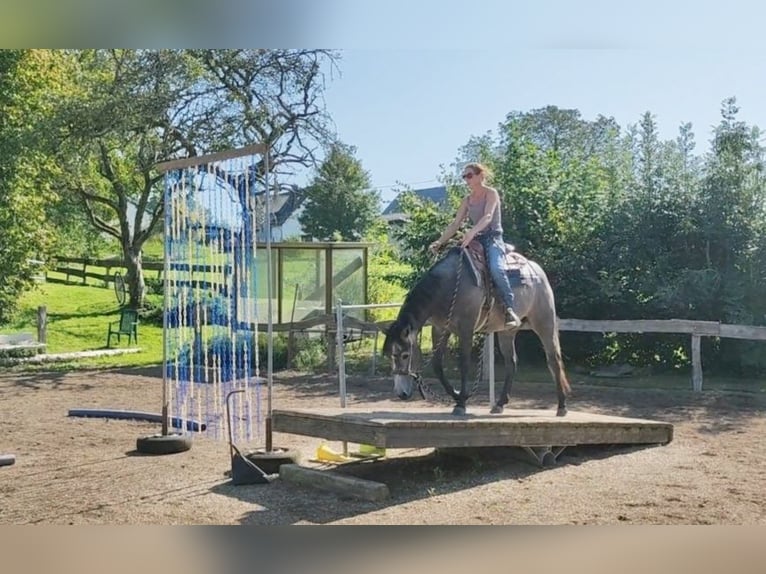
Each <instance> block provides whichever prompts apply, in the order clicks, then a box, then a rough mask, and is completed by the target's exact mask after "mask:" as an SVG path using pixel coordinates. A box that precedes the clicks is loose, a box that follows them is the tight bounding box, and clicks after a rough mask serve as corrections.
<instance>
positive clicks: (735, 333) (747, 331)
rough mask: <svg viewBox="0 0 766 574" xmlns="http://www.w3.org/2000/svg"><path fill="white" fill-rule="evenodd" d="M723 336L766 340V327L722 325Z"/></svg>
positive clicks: (721, 334)
mask: <svg viewBox="0 0 766 574" xmlns="http://www.w3.org/2000/svg"><path fill="white" fill-rule="evenodd" d="M720 336H721V337H727V338H729V339H752V340H755V341H766V327H758V326H753V325H721V333H720Z"/></svg>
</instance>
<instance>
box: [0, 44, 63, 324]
mask: <svg viewBox="0 0 766 574" xmlns="http://www.w3.org/2000/svg"><path fill="white" fill-rule="evenodd" d="M64 76H65V74H64V73H63V71H62V70H61V69H60V67H58V66H57V64H56V62H55V61H54V60H53V59H52V58H51V54H50V53H49V52H47V51H44V50H2V51H0V323H3V322H5V321H7V320H8V319H9V317H10V315H11V314H12V312H13V310H14V308H15V305H16V302H17V300H18V297H19V295H20V294H21V293H22V292H23V291H24V290H25V289H27V288H29V287H30V286H31V285H32V276H33V274H34V273H35V271H37V269H36V268H35V267H34V265H33V264H31V263H30V260H31V259H37V258H40V257H44V255H45V252H46V249H47V247H48V245H49V244H50V241H51V234H50V229H49V228H48V226H46V221H45V211H46V209H47V207H48V206H49V203H50V201H51V194H50V191H51V190H50V188H49V187H48V185H47V184H46V176H45V174H46V171H47V170H48V169H49V168H50V162H49V158H48V157H46V156H45V155H44V154H42V153H39V151H38V150H37V149H36V143H35V138H36V132H35V130H34V125H35V124H36V123H37V122H38V121H39V120H40V118H42V117H45V116H46V114H48V113H50V109H51V108H50V105H49V98H50V97H51V96H53V95H55V93H56V90H57V89H58V81H59V80H60V79H61V78H62V77H64Z"/></svg>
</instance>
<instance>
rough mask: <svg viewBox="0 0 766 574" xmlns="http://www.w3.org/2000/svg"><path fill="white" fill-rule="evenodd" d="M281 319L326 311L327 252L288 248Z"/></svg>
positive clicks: (283, 281)
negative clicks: (325, 279) (325, 278)
mask: <svg viewBox="0 0 766 574" xmlns="http://www.w3.org/2000/svg"><path fill="white" fill-rule="evenodd" d="M282 257H283V259H282V275H283V277H282V317H281V322H282V323H290V322H291V321H303V320H305V319H310V318H312V317H315V316H317V315H323V314H324V312H325V282H324V274H325V253H324V251H323V250H321V249H300V248H292V247H291V248H286V249H284V253H283V255H282Z"/></svg>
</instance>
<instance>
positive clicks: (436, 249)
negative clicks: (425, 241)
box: [428, 239, 442, 255]
mask: <svg viewBox="0 0 766 574" xmlns="http://www.w3.org/2000/svg"><path fill="white" fill-rule="evenodd" d="M441 246H442V244H441V241H439V240H438V239H437V240H436V241H434V242H433V243H432V244H431V245H429V246H428V250H429V251H430V252H431V253H433V254H434V255H436V254H437V253H438V252H439V249H440V248H441Z"/></svg>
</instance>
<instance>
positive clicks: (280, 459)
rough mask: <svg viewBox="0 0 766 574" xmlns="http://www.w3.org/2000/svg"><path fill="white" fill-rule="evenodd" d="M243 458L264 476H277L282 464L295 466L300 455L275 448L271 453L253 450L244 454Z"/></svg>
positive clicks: (289, 450) (294, 451)
mask: <svg viewBox="0 0 766 574" xmlns="http://www.w3.org/2000/svg"><path fill="white" fill-rule="evenodd" d="M245 458H247V460H249V461H250V462H252V463H253V464H254V465H256V466H257V467H258V468H260V469H261V470H262V471H263V472H265V473H266V474H277V473H278V472H279V467H280V466H282V465H283V464H296V463H298V462H299V461H300V458H301V455H300V452H299V451H297V450H291V449H286V448H275V449H273V450H271V451H268V452H267V451H265V450H254V451H251V452H248V453H246V454H245Z"/></svg>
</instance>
